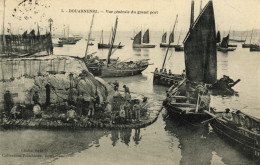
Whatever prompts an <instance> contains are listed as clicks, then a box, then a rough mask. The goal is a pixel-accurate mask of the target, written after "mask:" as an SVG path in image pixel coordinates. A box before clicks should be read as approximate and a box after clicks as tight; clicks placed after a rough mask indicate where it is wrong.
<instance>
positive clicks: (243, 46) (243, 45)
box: [242, 44, 251, 48]
mask: <svg viewBox="0 0 260 165" xmlns="http://www.w3.org/2000/svg"><path fill="white" fill-rule="evenodd" d="M250 46H251V44H242V48H250Z"/></svg>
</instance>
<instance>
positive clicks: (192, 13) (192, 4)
mask: <svg viewBox="0 0 260 165" xmlns="http://www.w3.org/2000/svg"><path fill="white" fill-rule="evenodd" d="M190 14H191V16H190V28H191V26H192V24H193V22H194V0H192V1H191V13H190Z"/></svg>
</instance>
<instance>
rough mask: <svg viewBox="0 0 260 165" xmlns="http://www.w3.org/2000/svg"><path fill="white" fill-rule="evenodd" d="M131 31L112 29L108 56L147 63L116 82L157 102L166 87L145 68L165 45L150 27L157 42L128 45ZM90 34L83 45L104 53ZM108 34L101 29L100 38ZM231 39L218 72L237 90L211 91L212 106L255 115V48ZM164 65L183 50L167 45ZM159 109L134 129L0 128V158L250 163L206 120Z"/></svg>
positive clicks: (176, 67) (179, 60)
mask: <svg viewBox="0 0 260 165" xmlns="http://www.w3.org/2000/svg"><path fill="white" fill-rule="evenodd" d="M131 35H132V33H131V32H129V33H127V32H118V33H117V39H116V42H117V43H118V42H119V41H120V42H122V44H123V45H126V46H125V47H124V48H123V49H120V50H117V51H116V52H115V53H114V55H112V58H117V57H119V58H120V60H122V61H123V60H135V59H144V58H149V59H150V63H151V64H153V65H150V66H149V67H148V68H147V69H146V70H145V71H144V72H143V74H142V75H137V76H133V77H127V78H117V80H118V81H119V83H120V88H121V89H122V85H123V84H127V86H128V87H129V88H130V90H131V92H133V93H137V94H140V95H144V96H147V97H148V99H150V100H152V101H153V102H154V103H155V104H157V105H160V104H161V103H162V100H163V99H164V98H165V91H166V89H167V88H165V87H161V86H153V84H152V77H153V75H152V73H151V72H153V71H154V69H155V68H156V67H158V68H160V67H161V65H162V62H163V58H164V56H165V51H166V49H161V48H160V47H159V46H158V43H159V42H160V39H161V33H155V32H152V33H151V36H152V38H151V43H157V46H156V48H154V49H137V50H133V49H132V47H131V46H132V45H131V43H132V41H131V40H130V37H131ZM93 37H94V38H96V41H95V42H94V43H95V45H94V46H92V47H89V51H88V52H89V53H91V52H97V55H98V56H100V57H104V58H106V55H107V52H108V50H97V45H96V43H97V42H98V38H99V32H98V33H94V35H93ZM108 37H109V34H108V33H105V35H104V40H105V39H106V38H107V40H108ZM177 37H178V34H177ZM177 37H176V38H177ZM182 38H183V37H182ZM237 44H238V48H237V50H236V51H234V52H228V53H221V52H218V78H221V77H222V75H224V74H225V75H229V76H230V77H231V78H232V79H235V80H236V79H238V78H240V79H241V82H239V83H238V84H237V85H236V86H235V87H234V89H235V90H236V91H238V92H239V96H232V97H212V106H215V107H218V108H219V109H220V110H223V109H224V108H226V107H231V108H233V109H242V110H243V111H245V112H247V113H250V114H252V115H254V116H256V117H259V118H260V112H259V110H260V107H259V104H258V102H259V101H260V98H259V95H258V93H259V92H260V88H259V83H260V53H259V52H253V53H250V52H249V49H242V48H241V44H240V43H237ZM85 46H86V41H85V40H81V41H79V42H78V43H77V44H76V45H65V46H64V47H63V48H55V49H54V53H55V54H56V55H73V56H83V55H84V51H85ZM165 66H166V68H168V69H171V70H172V72H173V73H181V72H182V70H183V69H184V54H183V52H174V50H172V49H171V50H170V51H169V54H168V58H167V62H166V65H165ZM105 80H106V81H114V80H115V79H114V78H105ZM164 113H165V111H164V110H163V111H162V113H161V114H160V115H159V118H158V120H157V121H156V122H155V123H154V124H152V125H150V126H148V127H146V128H142V129H140V130H135V129H129V130H101V129H93V130H85V131H52V130H1V131H0V154H1V157H0V164H62V165H63V164H149V165H150V164H154V165H157V164H164V165H167V164H183V165H186V164H198V165H200V164H206V165H207V164H212V165H215V164H220V165H221V164H227V165H233V164H234V165H237V164H254V162H252V161H250V160H249V159H248V158H246V157H245V156H244V155H243V154H241V153H240V152H238V151H237V150H236V149H235V148H234V147H232V146H230V145H228V144H227V143H226V142H225V141H223V140H222V139H221V138H219V137H218V136H217V135H216V134H215V133H214V132H213V131H212V129H211V127H209V126H208V125H205V126H203V127H196V126H194V127H192V126H189V127H187V126H186V127H184V126H181V125H180V124H179V123H178V122H176V121H171V120H170V119H164V118H163V116H164ZM8 154H9V156H8ZM12 154H13V155H14V154H16V156H17V155H18V156H19V155H21V154H24V155H25V157H22V158H21V157H11V156H12ZM10 155H11V156H10ZM30 155H31V156H38V157H36V158H35V157H29V156H30Z"/></svg>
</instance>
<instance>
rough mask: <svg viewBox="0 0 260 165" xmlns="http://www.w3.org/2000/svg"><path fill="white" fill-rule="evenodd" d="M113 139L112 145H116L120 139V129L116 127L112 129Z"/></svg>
mask: <svg viewBox="0 0 260 165" xmlns="http://www.w3.org/2000/svg"><path fill="white" fill-rule="evenodd" d="M110 139H111V141H112V146H116V144H117V141H118V140H119V130H117V129H115V130H112V131H111V138H110Z"/></svg>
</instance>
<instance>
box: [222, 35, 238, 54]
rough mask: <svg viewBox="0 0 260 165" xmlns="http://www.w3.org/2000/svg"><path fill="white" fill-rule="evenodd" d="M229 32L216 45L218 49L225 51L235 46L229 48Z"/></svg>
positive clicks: (231, 49) (232, 49)
mask: <svg viewBox="0 0 260 165" xmlns="http://www.w3.org/2000/svg"><path fill="white" fill-rule="evenodd" d="M228 43H229V34H228V35H227V36H226V37H223V39H222V42H221V43H220V45H219V46H218V51H222V52H227V51H234V50H236V48H229V47H228Z"/></svg>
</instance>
